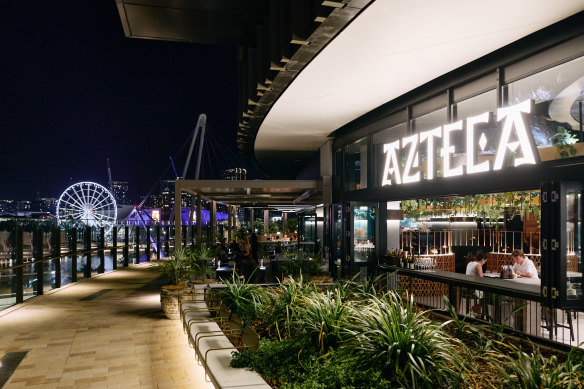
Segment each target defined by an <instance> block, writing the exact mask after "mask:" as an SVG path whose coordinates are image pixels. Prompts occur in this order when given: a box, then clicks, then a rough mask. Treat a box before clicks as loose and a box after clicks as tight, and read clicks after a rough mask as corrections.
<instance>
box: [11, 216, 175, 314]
mask: <svg viewBox="0 0 584 389" xmlns="http://www.w3.org/2000/svg"><path fill="white" fill-rule="evenodd" d="M1 233H2V242H1V245H0V310H2V309H5V308H8V307H10V306H13V305H15V304H20V303H22V302H23V301H24V300H26V299H28V298H30V297H34V296H39V295H42V294H44V293H45V292H46V291H48V290H51V289H56V288H60V287H62V286H64V285H66V284H69V283H72V282H77V281H78V280H80V279H83V278H90V277H91V276H92V275H95V274H101V273H104V272H107V271H111V270H116V269H118V268H119V267H128V266H130V265H131V264H137V263H140V262H145V261H151V260H157V259H161V258H162V257H163V256H168V255H170V253H171V250H172V249H173V248H174V234H173V233H172V231H171V227H170V226H154V227H150V226H147V227H138V226H129V225H124V226H120V227H113V229H112V230H111V231H110V233H109V234H107V233H106V232H105V230H104V228H99V229H92V228H90V227H86V228H80V229H77V228H71V229H68V230H61V229H59V228H52V229H50V231H43V230H41V229H35V230H32V231H29V232H27V231H23V230H22V229H18V228H15V229H12V230H11V231H2V232H1ZM106 242H107V244H106Z"/></svg>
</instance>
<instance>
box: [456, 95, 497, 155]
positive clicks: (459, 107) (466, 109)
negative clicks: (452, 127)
mask: <svg viewBox="0 0 584 389" xmlns="http://www.w3.org/2000/svg"><path fill="white" fill-rule="evenodd" d="M485 112H490V113H492V114H490V115H489V121H488V122H487V123H477V124H476V125H474V132H473V137H474V150H476V154H477V157H476V161H475V163H477V164H478V163H481V162H483V161H484V160H486V159H492V158H494V154H495V149H496V148H497V146H498V140H499V131H498V129H497V123H496V120H495V118H494V116H493V115H494V113H495V112H497V91H496V90H491V91H488V92H485V93H481V94H480V95H477V96H474V97H471V98H469V99H466V100H462V101H459V102H457V103H454V104H453V105H452V118H453V120H452V121H453V122H456V121H459V120H463V121H464V120H466V119H468V118H471V117H475V116H478V115H481V114H483V113H485ZM466 125H467V122H465V124H464V126H463V131H462V132H461V133H459V134H456V137H453V138H452V139H453V141H454V146H455V150H456V152H455V154H454V158H455V160H456V165H466V164H467V159H466V150H467V146H466V141H467V136H466V129H467V128H466Z"/></svg>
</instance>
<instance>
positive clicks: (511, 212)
mask: <svg viewBox="0 0 584 389" xmlns="http://www.w3.org/2000/svg"><path fill="white" fill-rule="evenodd" d="M583 20H584V18H583V15H582V14H581V13H580V14H576V15H574V16H573V17H570V18H568V19H566V20H564V21H562V22H560V23H556V24H554V25H552V26H550V27H547V28H545V29H542V30H540V31H537V32H536V33H534V34H531V35H529V36H527V37H525V38H522V39H520V40H519V41H516V42H514V43H512V44H510V45H507V46H505V47H503V48H501V49H499V50H497V51H495V52H492V53H490V54H488V55H486V56H484V57H482V58H480V59H478V60H476V61H474V62H472V63H469V64H467V65H464V66H462V67H460V68H458V69H455V70H452V71H451V72H450V73H447V74H445V75H443V76H441V77H439V78H437V79H435V80H433V81H431V82H429V83H427V84H425V85H423V86H421V87H419V88H417V89H415V90H413V91H411V92H409V93H407V94H405V95H402V96H400V97H398V98H396V99H394V100H392V101H390V102H387V103H386V104H384V105H382V106H380V107H378V108H376V109H375V110H373V111H370V112H368V113H367V114H365V115H363V116H361V117H359V118H357V119H356V120H353V121H352V122H350V123H348V124H347V125H345V126H343V127H341V128H340V129H338V130H337V131H335V132H334V133H333V135H334V139H333V140H332V142H331V145H328V146H327V147H328V148H329V149H330V150H331V151H332V156H331V161H332V162H331V167H332V173H333V177H334V178H333V184H332V185H333V190H332V205H331V206H330V210H327V213H328V214H327V217H326V220H327V228H325V230H326V231H327V232H328V242H327V243H328V245H329V247H330V253H331V260H330V264H331V269H332V270H333V272H336V274H337V276H339V277H344V276H350V275H353V274H356V273H360V274H362V275H363V274H368V275H371V274H378V273H379V272H384V271H395V270H398V272H401V273H407V275H408V277H409V278H404V277H405V276H400V281H401V284H402V285H403V284H404V283H405V284H406V285H409V286H410V287H411V288H412V290H411V291H412V293H414V294H418V295H419V296H421V297H430V296H432V295H435V296H439V295H442V294H444V295H448V292H447V291H446V289H440V285H444V283H450V282H449V281H448V280H445V279H442V282H443V284H440V283H439V282H437V281H436V282H434V281H433V279H432V277H431V276H428V270H430V271H433V270H436V271H449V272H455V271H458V272H459V273H464V268H465V264H466V263H467V262H468V260H470V259H472V256H473V255H474V253H475V252H476V250H478V249H481V250H485V251H487V252H488V258H489V260H488V261H487V266H486V271H487V272H489V273H490V272H491V271H492V272H499V271H500V269H501V266H503V265H511V264H513V261H512V260H511V258H510V252H511V251H512V250H514V249H521V250H523V251H524V252H525V253H526V254H527V256H528V257H529V258H531V259H532V260H533V261H534V263H535V264H536V266H537V267H538V272H539V275H540V278H541V281H540V282H537V283H536V284H534V285H536V286H537V288H535V287H532V289H531V291H532V292H534V293H535V294H539V296H538V298H537V301H538V303H540V304H541V307H553V308H559V309H561V310H563V311H564V312H566V311H567V312H568V316H569V318H570V326H572V318H571V316H570V314H572V313H573V311H575V310H581V309H582V308H584V295H583V293H582V286H583V281H584V280H583V278H582V274H583V273H584V269H583V264H582V240H583V238H584V231H583V230H582V218H583V216H584V211H583V209H584V207H583V205H584V204H582V191H583V190H584V147H583V146H584V143H583V142H584V133H583V130H582V103H583V100H584V28H583V26H584V23H583ZM429 66H431V64H430V65H429ZM323 176H324V174H323ZM489 212H491V214H489ZM497 212H498V213H497ZM395 257H397V258H398V260H397V262H396V260H395ZM402 257H405V258H406V260H405V263H404V262H402V260H403V258H402ZM408 261H410V262H414V265H413V266H411V268H410V265H409V264H408ZM385 265H388V266H385ZM400 265H401V266H400ZM404 267H405V268H407V270H405V269H403V268H404ZM412 270H413V271H412ZM422 273H424V274H422ZM418 276H421V277H422V278H424V279H425V280H426V281H423V282H421V283H420V284H419V285H418V287H417V288H416V285H412V284H411V279H417V277H418ZM408 282H409V284H408ZM463 284H464V282H463ZM463 284H460V285H462V286H464V285H463ZM469 286H470V285H469ZM489 288H490V286H489V285H485V286H484V289H485V290H489ZM428 289H433V290H434V292H432V291H429V290H428ZM537 289H539V290H537ZM499 292H500V291H499ZM511 295H512V293H511ZM451 297H452V298H455V297H454V296H451ZM532 297H533V296H532ZM458 299H460V296H458ZM430 305H431V304H430ZM540 309H543V308H540ZM538 312H539V311H538ZM533 315H535V314H533ZM537 317H538V318H537V321H539V320H540V319H539V318H540V317H541V313H537ZM574 317H576V316H575V314H574ZM556 320H557V319H556ZM538 326H539V324H538ZM573 331H574V329H573V328H571V329H570V332H573ZM524 332H525V331H524ZM527 332H530V331H527ZM550 334H551V331H550ZM535 335H538V336H543V335H542V332H541V330H540V329H538V330H537V334H535ZM546 336H547V335H546ZM550 337H551V335H550ZM572 337H573V334H572Z"/></svg>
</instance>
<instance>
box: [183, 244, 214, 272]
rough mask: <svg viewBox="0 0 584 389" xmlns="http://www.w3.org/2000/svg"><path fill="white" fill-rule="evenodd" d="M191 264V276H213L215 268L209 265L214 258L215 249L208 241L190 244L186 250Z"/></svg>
mask: <svg viewBox="0 0 584 389" xmlns="http://www.w3.org/2000/svg"><path fill="white" fill-rule="evenodd" d="M186 255H187V258H188V261H189V266H190V276H191V277H206V278H208V277H212V276H213V274H214V270H213V269H211V268H210V267H209V264H208V263H209V261H210V260H211V259H213V256H214V250H213V248H212V246H211V245H210V244H209V243H207V242H200V243H197V244H194V245H192V246H190V247H189V248H188V249H187V250H186Z"/></svg>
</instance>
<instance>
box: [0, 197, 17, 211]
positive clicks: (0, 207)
mask: <svg viewBox="0 0 584 389" xmlns="http://www.w3.org/2000/svg"><path fill="white" fill-rule="evenodd" d="M0 212H2V213H14V212H16V201H14V200H0Z"/></svg>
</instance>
